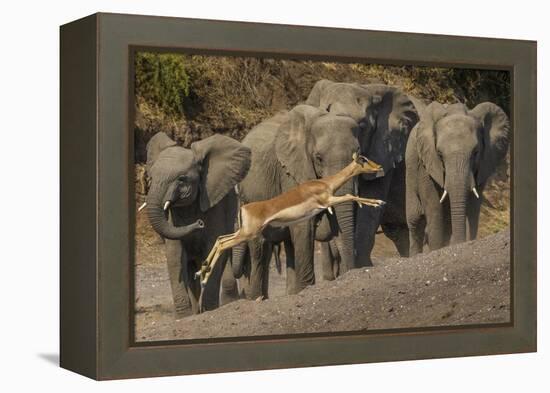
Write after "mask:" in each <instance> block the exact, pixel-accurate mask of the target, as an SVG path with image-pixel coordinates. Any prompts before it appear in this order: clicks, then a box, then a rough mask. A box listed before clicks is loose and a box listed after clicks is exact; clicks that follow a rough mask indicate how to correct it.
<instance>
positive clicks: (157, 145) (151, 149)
mask: <svg viewBox="0 0 550 393" xmlns="http://www.w3.org/2000/svg"><path fill="white" fill-rule="evenodd" d="M171 146H176V142H174V141H173V140H172V139H170V137H169V136H168V135H166V134H165V133H164V132H157V133H156V134H155V135H153V137H152V138H151V139H150V140H149V142H148V143H147V147H146V149H147V164H146V170H147V173H149V174H151V167H152V166H153V164H154V163H155V161H156V160H157V158H158V157H159V155H160V153H161V152H162V151H163V150H164V149H166V148H168V147H171Z"/></svg>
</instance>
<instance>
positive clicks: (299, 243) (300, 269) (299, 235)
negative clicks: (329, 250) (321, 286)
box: [287, 220, 315, 294]
mask: <svg viewBox="0 0 550 393" xmlns="http://www.w3.org/2000/svg"><path fill="white" fill-rule="evenodd" d="M290 238H291V240H292V244H293V246H294V269H292V270H294V272H293V274H294V275H295V279H294V285H293V286H292V287H287V293H288V294H295V293H298V292H300V291H301V290H302V289H304V288H305V287H307V286H308V285H314V284H315V271H314V269H313V243H314V236H313V224H312V221H311V220H308V221H304V222H301V223H298V224H295V225H292V226H291V227H290ZM288 273H289V272H288V266H287V274H288ZM291 274H292V273H291ZM287 284H288V281H287Z"/></svg>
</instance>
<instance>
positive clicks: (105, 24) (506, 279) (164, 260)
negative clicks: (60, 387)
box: [60, 13, 536, 379]
mask: <svg viewBox="0 0 550 393" xmlns="http://www.w3.org/2000/svg"><path fill="white" fill-rule="evenodd" d="M60 76H61V142H60V144H61V269H60V270H61V296H60V297H61V366H62V367H64V368H67V369H69V370H73V371H75V372H78V373H80V374H83V375H86V376H88V377H91V378H95V379H118V378H134V377H146V376H161V375H177V374H193V373H209V372H221V371H235V370H256V369H269V368H286V367H304V366H317V365H331V364H350V363H363V362H379V361H391V360H406V359H425V358H437V357H453V356H471V355H490V354H502V353H517V352H530V351H535V350H536V236H535V231H536V43H535V42H530V41H519V40H502V39H488V38H468V37H451V36H437V35H423V34H408V33H390V32H380V31H363V30H351V29H329V28H317V27H301V26H285V25H270V24H256V23H237V22H223V21H206V20H195V19H180V18H166V17H151V16H137V15H119V14H102V13H100V14H95V15H92V16H89V17H86V18H83V19H81V20H78V21H75V22H71V23H68V24H66V25H64V26H62V27H61V75H60Z"/></svg>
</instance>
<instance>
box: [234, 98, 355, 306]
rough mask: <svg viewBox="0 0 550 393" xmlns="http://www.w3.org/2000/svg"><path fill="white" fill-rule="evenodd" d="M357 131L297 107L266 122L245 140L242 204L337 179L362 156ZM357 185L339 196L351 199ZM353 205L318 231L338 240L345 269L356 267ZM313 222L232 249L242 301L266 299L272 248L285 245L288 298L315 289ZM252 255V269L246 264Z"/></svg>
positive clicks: (349, 122) (349, 123) (338, 210)
mask: <svg viewBox="0 0 550 393" xmlns="http://www.w3.org/2000/svg"><path fill="white" fill-rule="evenodd" d="M359 133H360V129H359V125H358V124H357V122H355V121H354V120H353V119H352V118H350V117H348V116H336V115H333V114H328V113H327V112H326V111H325V110H323V109H319V108H315V107H312V106H309V105H298V106H296V107H295V108H293V109H292V110H291V111H289V112H284V113H280V114H278V115H276V116H275V117H273V118H271V119H268V120H266V121H264V122H262V123H260V124H259V125H258V126H256V127H255V128H254V129H252V130H251V131H250V132H249V133H248V135H247V136H246V137H245V138H244V140H243V144H244V145H245V146H248V147H249V148H250V149H251V150H252V165H251V167H250V171H249V173H248V175H247V176H246V177H245V179H244V180H243V181H242V182H241V183H240V185H239V198H240V200H241V202H242V203H250V202H254V201H260V200H266V199H270V198H273V197H275V196H277V195H279V194H281V193H282V192H285V191H287V190H289V189H290V188H292V187H295V186H296V185H298V184H301V183H303V182H304V181H306V180H311V179H316V178H320V177H323V176H328V175H332V174H335V173H336V172H338V171H340V170H341V169H342V168H344V167H345V166H346V165H348V164H349V163H350V160H351V157H352V155H353V153H355V152H357V151H358V150H359V142H358V139H357V138H358V135H359ZM354 188H355V186H354V182H353V181H349V182H348V183H346V184H344V186H342V187H341V188H340V189H339V190H338V192H337V194H338V195H344V194H346V193H353V190H354ZM354 208H355V207H354V205H353V202H349V203H342V204H340V205H338V206H335V207H334V211H333V213H334V214H333V215H332V216H331V219H330V225H326V226H324V227H323V228H318V232H319V234H320V233H321V232H324V233H323V234H322V235H321V234H320V236H323V237H326V238H327V239H328V238H331V239H333V240H334V244H335V247H336V248H337V249H338V251H339V254H340V256H341V258H342V260H343V263H344V264H351V263H353V252H354V231H355V225H354V221H355V220H354ZM315 225H316V221H315V219H312V220H308V221H305V222H301V223H298V224H294V225H291V226H289V227H284V228H271V227H268V228H267V229H266V231H265V232H264V233H263V235H264V236H263V238H260V239H257V240H254V241H251V242H248V245H247V246H243V245H241V246H237V247H235V248H234V249H233V268H234V274H235V276H236V277H240V276H241V275H243V273H244V276H245V277H244V278H243V279H241V283H242V282H243V281H245V283H244V285H243V288H244V292H245V293H244V295H245V296H246V297H247V298H252V299H254V298H257V297H259V296H264V297H267V296H268V265H269V261H270V259H271V255H272V251H273V246H274V245H276V244H277V243H280V242H282V243H283V246H284V249H285V253H286V277H287V293H289V294H293V293H297V292H299V291H300V290H301V289H303V288H304V287H305V286H307V285H312V284H314V283H315V275H314V269H313V246H314V235H315ZM245 254H248V256H249V260H250V263H249V264H248V268H247V266H246V264H245V263H244V261H245V259H246V258H245Z"/></svg>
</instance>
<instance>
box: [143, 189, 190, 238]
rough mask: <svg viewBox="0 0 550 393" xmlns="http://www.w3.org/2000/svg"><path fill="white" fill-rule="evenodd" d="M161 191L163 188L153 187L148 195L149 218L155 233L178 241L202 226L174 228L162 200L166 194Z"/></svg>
mask: <svg viewBox="0 0 550 393" xmlns="http://www.w3.org/2000/svg"><path fill="white" fill-rule="evenodd" d="M161 191H162V190H161V187H159V186H158V185H153V186H152V187H151V190H150V191H149V194H148V195H147V216H148V218H149V222H150V223H151V226H152V227H153V229H154V230H155V232H157V233H158V234H159V235H160V236H162V237H164V238H165V239H170V240H178V239H181V238H183V237H185V236H187V235H188V234H190V233H191V232H192V231H193V230H195V229H197V228H199V227H200V226H201V224H199V223H193V224H191V225H186V226H181V227H176V226H174V225H173V224H172V223H171V222H170V221H169V220H168V217H167V214H166V212H165V211H164V208H163V201H162V199H163V196H164V194H165V193H163V192H161Z"/></svg>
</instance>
